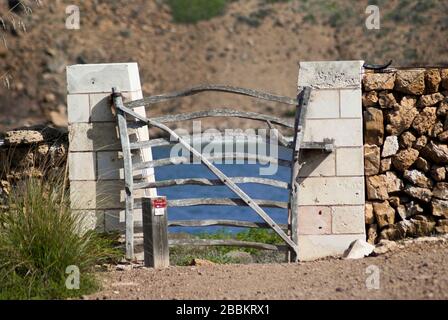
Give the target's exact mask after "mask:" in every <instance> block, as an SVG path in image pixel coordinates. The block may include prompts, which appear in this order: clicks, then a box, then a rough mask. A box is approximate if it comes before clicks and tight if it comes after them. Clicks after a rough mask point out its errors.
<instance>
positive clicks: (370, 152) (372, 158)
mask: <svg viewBox="0 0 448 320" xmlns="http://www.w3.org/2000/svg"><path fill="white" fill-rule="evenodd" d="M379 170H380V147H378V146H376V145H369V144H366V145H364V174H365V175H366V176H373V175H376V174H378V173H379Z"/></svg>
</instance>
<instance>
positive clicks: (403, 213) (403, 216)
mask: <svg viewBox="0 0 448 320" xmlns="http://www.w3.org/2000/svg"><path fill="white" fill-rule="evenodd" d="M396 211H397V213H398V215H399V216H400V218H401V220H406V207H405V206H404V205H403V204H400V205H399V206H398V207H397V208H396Z"/></svg>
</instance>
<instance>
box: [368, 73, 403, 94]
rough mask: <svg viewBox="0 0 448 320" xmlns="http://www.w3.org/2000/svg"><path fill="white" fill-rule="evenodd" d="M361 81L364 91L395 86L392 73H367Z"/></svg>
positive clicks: (390, 88)
mask: <svg viewBox="0 0 448 320" xmlns="http://www.w3.org/2000/svg"><path fill="white" fill-rule="evenodd" d="M362 83H363V84H364V89H365V91H373V90H376V91H380V90H392V89H393V88H394V86H395V74H394V73H367V74H365V75H364V77H363V80H362Z"/></svg>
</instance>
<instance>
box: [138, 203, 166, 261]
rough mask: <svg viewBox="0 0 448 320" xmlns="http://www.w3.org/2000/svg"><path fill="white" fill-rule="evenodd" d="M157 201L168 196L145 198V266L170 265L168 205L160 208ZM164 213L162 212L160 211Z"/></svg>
mask: <svg viewBox="0 0 448 320" xmlns="http://www.w3.org/2000/svg"><path fill="white" fill-rule="evenodd" d="M156 201H164V203H166V197H157V198H143V199H142V202H143V248H144V256H145V267H150V268H157V269H159V268H167V267H169V266H170V251H169V246H168V222H167V220H168V218H167V210H166V206H165V207H164V208H159V207H158V206H157V202H156ZM158 211H160V212H162V213H163V214H160V212H158Z"/></svg>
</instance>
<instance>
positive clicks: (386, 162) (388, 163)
mask: <svg viewBox="0 0 448 320" xmlns="http://www.w3.org/2000/svg"><path fill="white" fill-rule="evenodd" d="M391 167H392V159H391V158H387V159H383V160H381V164H380V172H381V173H385V172H387V171H389V170H390V168H391Z"/></svg>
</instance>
